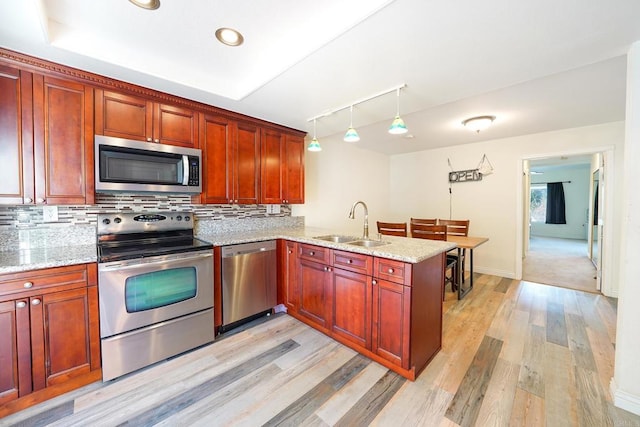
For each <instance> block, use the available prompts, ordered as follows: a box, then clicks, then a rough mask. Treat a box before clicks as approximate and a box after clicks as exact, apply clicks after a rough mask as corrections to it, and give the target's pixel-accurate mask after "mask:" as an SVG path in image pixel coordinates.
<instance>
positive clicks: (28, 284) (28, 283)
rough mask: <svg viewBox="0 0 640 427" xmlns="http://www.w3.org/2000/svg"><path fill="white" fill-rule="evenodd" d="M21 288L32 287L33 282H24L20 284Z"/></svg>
mask: <svg viewBox="0 0 640 427" xmlns="http://www.w3.org/2000/svg"><path fill="white" fill-rule="evenodd" d="M22 287H23V288H27V289H29V288H32V287H33V283H32V282H24V285H22Z"/></svg>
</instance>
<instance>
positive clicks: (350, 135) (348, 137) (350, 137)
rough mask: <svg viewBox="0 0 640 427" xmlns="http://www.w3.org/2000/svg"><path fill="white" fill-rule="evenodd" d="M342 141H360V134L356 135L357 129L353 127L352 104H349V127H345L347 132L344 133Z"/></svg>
mask: <svg viewBox="0 0 640 427" xmlns="http://www.w3.org/2000/svg"><path fill="white" fill-rule="evenodd" d="M343 139H344V142H358V141H360V135H358V131H357V130H355V129H354V127H353V105H352V106H351V120H350V121H349V129H347V133H345V134H344V138H343Z"/></svg>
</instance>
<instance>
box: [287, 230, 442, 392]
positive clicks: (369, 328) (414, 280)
mask: <svg viewBox="0 0 640 427" xmlns="http://www.w3.org/2000/svg"><path fill="white" fill-rule="evenodd" d="M296 246H297V247H298V250H297V259H294V254H296V251H295V248H296ZM284 248H286V262H284V263H282V264H281V266H282V268H284V269H285V271H284V272H282V275H281V277H284V285H283V286H284V289H283V290H282V291H281V295H283V297H282V298H283V300H281V302H284V304H285V305H286V306H287V310H288V313H289V314H291V315H292V316H294V317H296V318H298V319H299V320H302V321H303V322H305V323H307V324H308V325H310V326H312V327H314V328H315V329H317V330H319V331H321V332H323V333H325V334H327V335H329V336H331V337H332V338H334V339H336V340H337V341H340V342H341V343H343V344H345V345H347V346H349V347H351V348H353V349H355V350H357V351H359V352H360V353H362V354H364V355H366V356H368V357H370V358H371V359H373V360H376V361H377V362H379V363H381V364H383V365H385V366H387V367H388V368H390V369H392V370H394V371H396V372H398V373H399V374H401V375H403V376H405V377H406V378H409V379H411V380H413V379H415V377H416V375H417V374H418V373H420V371H422V370H423V369H424V368H425V367H426V365H427V364H428V363H429V361H430V360H431V359H432V358H433V357H434V356H435V355H436V354H437V352H438V351H439V350H440V348H441V345H442V281H443V280H444V277H443V275H444V269H443V257H444V254H438V255H436V256H434V257H431V258H429V259H426V260H424V261H421V262H419V263H416V264H411V263H405V262H402V261H396V260H390V259H385V258H378V257H373V256H369V255H363V254H357V253H351V252H347V251H338V250H331V249H329V248H326V247H322V246H315V245H308V244H303V243H297V244H296V243H294V242H286V243H285V244H284Z"/></svg>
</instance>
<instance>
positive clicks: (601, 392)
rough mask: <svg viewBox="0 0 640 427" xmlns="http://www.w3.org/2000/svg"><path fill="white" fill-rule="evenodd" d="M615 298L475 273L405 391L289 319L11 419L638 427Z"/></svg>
mask: <svg viewBox="0 0 640 427" xmlns="http://www.w3.org/2000/svg"><path fill="white" fill-rule="evenodd" d="M615 320H616V301H615V300H612V299H609V298H606V297H603V296H602V295H598V294H593V293H585V292H580V291H574V290H570V289H565V288H557V287H552V286H547V285H540V284H535V283H530V282H524V281H516V280H510V279H505V278H501V277H495V276H489V275H477V276H476V277H475V280H474V290H473V291H472V292H471V293H469V294H468V295H467V297H466V298H465V299H463V300H462V301H458V300H457V299H456V298H455V296H454V294H452V293H451V292H449V291H447V293H446V300H445V304H444V310H443V324H444V332H443V348H442V350H441V351H440V353H438V354H437V355H436V357H435V358H434V359H433V361H432V362H431V364H430V365H429V366H428V367H427V368H426V369H425V371H424V372H423V373H422V374H421V375H420V376H419V377H418V378H417V379H416V381H415V382H411V381H408V380H405V379H404V378H402V377H400V376H398V375H397V374H395V373H393V372H391V371H389V370H387V369H386V368H384V367H382V366H380V365H378V364H377V363H375V362H372V361H370V360H369V359H367V358H365V357H363V356H361V355H359V354H357V353H356V352H354V351H352V350H351V349H348V348H346V347H344V346H342V345H341V344H338V343H336V342H335V341H333V340H331V339H329V338H327V337H326V336H324V335H322V334H321V333H319V332H317V331H315V330H313V329H311V328H309V327H307V326H306V325H304V324H302V323H300V322H298V321H297V320H295V319H293V318H291V317H289V316H287V315H278V316H273V317H272V318H271V319H270V320H267V321H262V322H257V324H255V325H253V326H251V327H249V328H246V329H244V330H237V331H232V333H230V334H228V335H226V336H224V337H223V338H222V339H220V340H218V341H216V342H215V343H214V344H212V345H209V346H205V347H202V348H200V349H197V350H194V351H192V352H189V353H187V354H185V355H182V356H180V357H177V358H174V359H171V360H167V361H164V362H161V363H158V364H156V365H154V366H151V367H149V368H147V369H144V370H142V371H139V372H137V373H134V374H130V375H127V376H125V377H122V378H120V379H117V380H114V381H111V382H109V383H104V384H103V383H96V384H91V385H89V386H86V387H84V388H82V389H80V390H76V391H73V392H71V393H67V394H66V395H63V396H60V397H58V398H55V399H53V400H51V401H48V402H45V403H43V404H41V405H38V406H35V407H33V408H29V409H27V410H25V411H22V412H19V413H17V414H13V415H11V416H8V417H6V418H4V419H0V425H2V426H4V425H19V426H45V425H53V426H88V425H91V426H125V425H126V426H150V425H160V426H192V425H195V426H198V425H202V426H212V425H215V426H227V425H233V426H236V425H239V426H244V425H246V426H260V425H268V426H277V425H287V426H298V425H306V426H354V425H356V426H359V425H376V426H388V425H392V426H545V425H546V426H627V427H630V426H638V427H640V417H638V416H635V415H633V414H630V413H628V412H625V411H623V410H621V409H618V408H615V407H614V406H613V405H612V403H611V396H610V395H609V381H610V379H611V377H612V375H613V364H614V345H615Z"/></svg>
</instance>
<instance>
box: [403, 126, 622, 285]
mask: <svg viewBox="0 0 640 427" xmlns="http://www.w3.org/2000/svg"><path fill="white" fill-rule="evenodd" d="M623 145H624V123H623V122H616V123H608V124H603V125H598V126H589V127H583V128H574V129H565V130H561V131H555V132H546V133H540V134H535V135H525V136H521V137H515V138H505V139H499V140H492V141H486V142H480V143H477V144H466V145H461V146H456V147H446V148H438V149H434V150H427V151H422V152H419V153H411V154H402V155H396V156H392V157H391V170H390V173H391V186H390V194H391V196H390V197H391V198H390V200H391V209H392V212H391V213H392V216H393V217H395V218H407V219H408V218H410V217H411V216H419V217H440V218H448V217H449V209H450V208H449V206H450V198H449V193H448V190H449V183H448V173H449V171H450V169H449V166H448V164H447V159H450V161H451V164H452V166H453V169H454V170H466V169H473V168H475V167H476V166H477V165H478V163H479V161H480V159H481V157H482V155H483V154H486V155H487V157H488V158H489V160H490V162H491V164H492V165H493V167H494V173H493V174H491V175H488V176H485V177H484V179H483V180H482V181H479V182H464V183H457V184H452V186H451V188H452V194H451V218H453V219H459V218H468V219H470V220H471V223H470V229H469V233H470V234H471V235H475V236H485V237H489V239H490V240H489V242H488V243H486V244H485V245H483V246H482V247H480V248H478V249H477V250H476V251H475V253H474V255H475V257H474V267H475V268H476V269H477V271H478V272H484V273H488V274H495V275H498V276H503V277H511V278H519V277H518V276H519V275H520V274H521V258H520V259H519V261H518V257H521V254H522V245H521V242H522V240H521V239H522V229H521V228H520V227H521V224H522V218H521V216H520V217H519V215H522V211H523V209H522V204H523V202H522V197H523V195H522V193H523V191H522V179H523V178H522V163H523V159H527V158H544V157H552V156H554V155H558V156H559V155H566V154H578V153H586V152H589V151H602V150H603V149H605V148H611V147H613V148H614V156H613V157H614V162H613V164H612V165H610V166H611V167H612V175H613V177H614V179H613V181H614V183H615V182H616V181H617V182H621V173H622V167H621V162H622V156H621V155H620V154H621V152H622V147H623ZM619 175H620V176H619ZM609 188H614V193H615V194H614V195H612V196H611V197H612V200H613V205H614V206H618V207H619V206H620V203H621V196H620V191H619V189H615V185H614V186H610V187H609ZM614 211H615V215H618V218H616V216H615V215H614V217H613V218H612V222H610V224H611V227H610V229H609V232H610V233H611V237H610V238H611V239H613V241H618V239H619V237H620V234H619V233H620V231H619V227H616V225H615V224H616V223H619V222H620V221H619V220H620V217H619V215H620V210H619V209H614ZM617 251H618V249H617V248H615V247H614V248H613V249H612V252H611V251H610V252H611V253H610V254H609V256H611V257H612V259H617V258H616V255H617ZM605 253H607V252H606V248H605ZM518 265H519V266H520V267H519V268H520V271H518V268H517V266H518ZM612 274H613V276H614V277H613V278H612V279H613V280H611V281H610V283H612V284H613V286H614V287H615V284H616V283H617V280H615V276H616V271H614V272H612ZM605 291H606V292H608V294H611V295H613V294H615V289H613V290H603V292H605Z"/></svg>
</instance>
